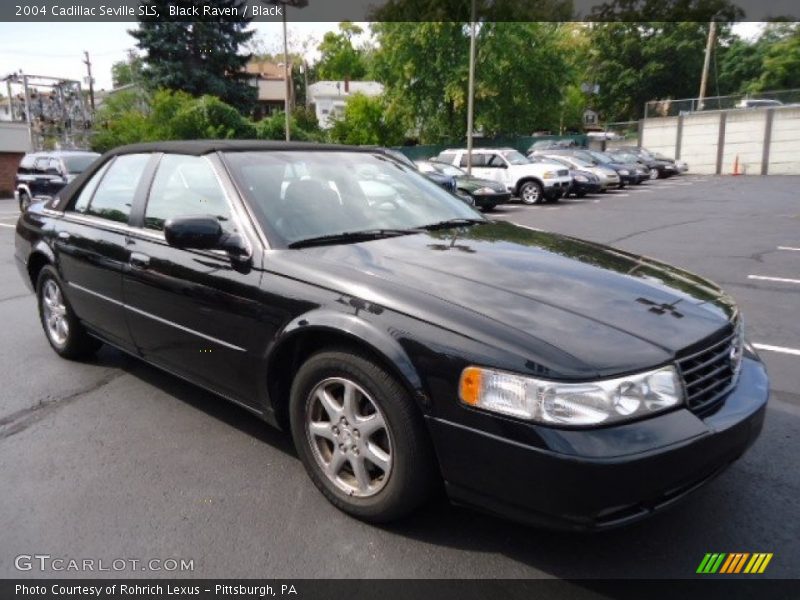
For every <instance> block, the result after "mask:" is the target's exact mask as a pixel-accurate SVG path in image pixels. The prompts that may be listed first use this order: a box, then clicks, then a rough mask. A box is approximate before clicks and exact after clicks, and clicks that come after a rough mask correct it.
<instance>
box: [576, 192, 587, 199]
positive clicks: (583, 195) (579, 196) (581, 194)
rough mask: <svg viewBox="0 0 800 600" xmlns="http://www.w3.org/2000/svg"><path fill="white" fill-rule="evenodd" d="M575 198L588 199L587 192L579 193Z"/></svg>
mask: <svg viewBox="0 0 800 600" xmlns="http://www.w3.org/2000/svg"><path fill="white" fill-rule="evenodd" d="M575 197H576V198H585V197H586V192H577V193H576V194H575Z"/></svg>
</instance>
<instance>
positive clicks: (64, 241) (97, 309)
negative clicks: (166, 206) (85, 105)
mask: <svg viewBox="0 0 800 600" xmlns="http://www.w3.org/2000/svg"><path fill="white" fill-rule="evenodd" d="M152 160H153V156H152V155H151V154H126V155H122V156H118V157H116V158H113V159H112V160H111V161H109V162H107V163H106V164H105V165H104V166H103V167H102V168H101V169H100V170H98V171H97V172H96V173H95V174H94V175H93V176H92V177H91V178H89V179H88V180H87V182H86V183H85V184H84V186H83V188H82V189H81V190H80V192H79V193H78V195H77V197H76V198H75V200H74V201H73V203H72V205H71V206H67V208H66V209H65V212H64V217H63V218H62V219H60V220H59V221H58V225H57V227H58V231H57V232H56V237H55V245H56V249H57V256H58V269H59V272H60V275H61V278H62V280H63V281H64V283H65V285H66V287H67V295H68V297H69V301H70V304H71V305H72V308H73V310H74V311H75V313H76V314H77V316H78V318H80V319H81V320H82V321H84V322H85V323H86V324H87V326H88V327H89V328H90V329H93V330H94V331H96V332H97V333H99V334H100V335H101V336H102V337H104V338H105V339H107V340H108V341H109V342H111V343H112V344H115V345H117V346H120V347H123V348H126V349H128V348H131V339H130V334H129V331H128V327H127V323H126V320H125V312H124V307H123V298H122V273H123V271H124V270H125V269H126V268H127V267H128V262H129V259H130V249H129V248H128V245H127V243H126V238H127V235H128V220H129V218H130V215H131V210H132V207H133V204H134V200H135V198H136V196H137V195H139V196H141V195H143V194H144V193H145V191H146V188H147V179H148V175H147V173H148V169H150V170H152V167H151V166H150V165H151V164H152Z"/></svg>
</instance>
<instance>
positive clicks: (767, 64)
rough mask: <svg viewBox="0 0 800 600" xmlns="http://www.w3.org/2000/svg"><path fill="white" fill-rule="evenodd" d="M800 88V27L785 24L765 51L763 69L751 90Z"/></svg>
mask: <svg viewBox="0 0 800 600" xmlns="http://www.w3.org/2000/svg"><path fill="white" fill-rule="evenodd" d="M792 88H800V27H798V26H797V25H796V24H793V25H791V26H788V25H787V26H785V27H784V28H783V30H782V32H781V34H780V36H779V38H778V39H777V41H775V42H774V43H772V44H770V45H769V47H768V48H767V49H766V50H765V51H764V61H763V69H762V72H761V75H760V77H759V78H758V80H757V81H755V82H754V83H753V85H752V86H750V90H751V91H756V92H759V91H767V90H785V89H792Z"/></svg>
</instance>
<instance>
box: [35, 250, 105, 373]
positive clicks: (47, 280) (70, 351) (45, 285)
mask: <svg viewBox="0 0 800 600" xmlns="http://www.w3.org/2000/svg"><path fill="white" fill-rule="evenodd" d="M36 296H37V298H38V301H39V318H40V320H41V322H42V327H43V328H44V333H45V336H46V337H47V341H48V342H50V346H52V348H53V350H55V351H56V353H57V354H58V355H59V356H61V357H63V358H69V359H79V358H86V357H89V356H91V355H93V354H94V353H95V352H97V350H98V348H100V346H101V345H102V344H101V342H100V341H98V340H97V339H95V338H93V337H91V336H90V335H89V334H88V333H86V330H85V329H84V327H83V325H81V323H80V321H79V320H78V318H77V317H76V316H75V313H74V312H73V311H72V308H71V307H70V305H69V303H68V302H67V299H66V297H65V296H64V291H63V288H62V286H61V282H60V280H59V279H58V275H57V274H56V271H55V269H54V268H53V267H51V266H50V265H47V266H45V267H43V268H42V270H41V271H40V272H39V277H38V279H37V280H36Z"/></svg>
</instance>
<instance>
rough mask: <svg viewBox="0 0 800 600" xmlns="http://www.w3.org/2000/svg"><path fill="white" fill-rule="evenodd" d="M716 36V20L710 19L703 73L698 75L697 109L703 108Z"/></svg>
mask: <svg viewBox="0 0 800 600" xmlns="http://www.w3.org/2000/svg"><path fill="white" fill-rule="evenodd" d="M716 36H717V22H716V21H711V23H710V25H709V26H708V41H707V42H706V57H705V60H703V75H702V76H701V77H700V94H699V95H698V98H697V110H703V99H704V98H705V97H706V86H707V85H708V69H709V67H710V65H711V52H713V50H714V41H715V40H716Z"/></svg>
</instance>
